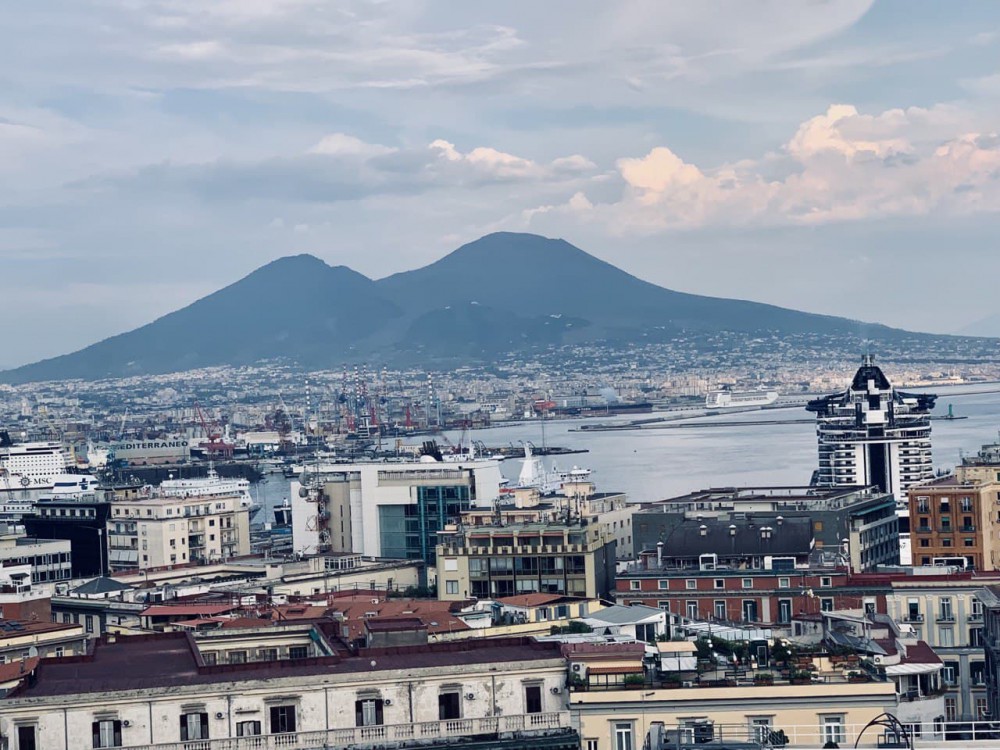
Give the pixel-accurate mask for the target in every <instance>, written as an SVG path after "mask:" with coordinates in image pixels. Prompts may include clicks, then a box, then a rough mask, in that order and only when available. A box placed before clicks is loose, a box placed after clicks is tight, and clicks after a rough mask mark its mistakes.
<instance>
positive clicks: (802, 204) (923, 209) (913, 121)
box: [522, 104, 1000, 235]
mask: <svg viewBox="0 0 1000 750" xmlns="http://www.w3.org/2000/svg"><path fill="white" fill-rule="evenodd" d="M966 119H967V118H965V117H963V116H962V113H961V112H960V111H959V110H957V109H955V108H953V107H936V108H928V109H924V108H919V107H911V108H909V109H906V110H903V109H892V110H886V111H884V112H881V113H878V114H875V115H869V114H861V113H859V111H858V110H857V108H855V107H854V106H851V105H846V104H835V105H831V106H830V107H829V108H828V109H827V110H826V111H825V112H824V113H822V114H820V115H816V116H814V117H811V118H809V119H808V120H806V121H805V122H803V123H802V124H801V125H800V126H799V127H798V128H797V129H796V131H795V133H794V134H793V135H792V137H791V138H790V139H789V140H788V141H787V142H786V143H785V144H784V146H783V147H782V148H781V149H780V150H778V151H775V152H772V153H768V154H765V155H762V156H760V157H757V158H754V159H747V160H742V161H737V162H733V163H728V164H723V165H721V166H717V167H714V168H703V167H699V166H697V165H695V164H691V163H688V162H686V161H685V160H684V159H682V158H681V157H680V156H678V155H677V154H676V153H674V152H673V151H672V150H671V149H670V148H668V147H666V146H657V147H654V148H652V149H651V150H650V151H649V152H648V153H646V154H645V155H644V156H640V157H626V158H621V159H619V160H618V161H617V163H616V167H617V169H618V172H619V174H620V176H621V178H622V180H623V182H624V187H623V191H622V193H621V194H620V195H619V196H618V197H617V198H614V199H611V200H608V201H604V202H597V201H591V200H590V199H589V198H588V197H587V194H586V191H584V192H576V193H574V194H573V196H572V198H570V199H569V200H567V201H566V203H565V204H562V205H551V204H549V205H543V206H541V207H539V208H536V209H530V210H528V211H527V212H525V213H523V214H522V216H524V217H526V218H527V220H528V221H529V222H530V221H531V220H534V219H536V218H538V217H543V216H544V217H547V218H550V217H552V216H554V215H560V214H561V215H563V216H566V217H572V218H574V219H576V220H580V221H587V222H591V223H600V224H603V225H604V226H605V227H607V228H608V230H609V231H610V232H612V233H613V234H616V235H623V234H624V235H627V234H647V233H656V232H660V231H667V230H671V229H694V228H699V227H712V226H740V225H750V226H755V225H756V226H761V225H763V226H767V225H778V226H780V225H815V224H822V223H830V222H852V221H860V220H865V219H881V218H886V217H896V216H927V215H931V214H939V215H942V216H962V215H967V214H970V213H980V212H997V211H1000V138H998V137H997V135H996V134H995V133H956V132H955V130H956V128H958V127H960V126H961V123H963V122H964V121H965V120H966Z"/></svg>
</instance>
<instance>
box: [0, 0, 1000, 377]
mask: <svg viewBox="0 0 1000 750" xmlns="http://www.w3.org/2000/svg"><path fill="white" fill-rule="evenodd" d="M998 130H1000V5H998V4H996V3H986V2H961V1H957V2H949V3H942V2H938V1H937V0H933V1H930V0H926V1H925V0H906V1H905V2H904V1H903V0H895V1H893V2H870V1H869V0H838V1H837V2H824V1H820V0H815V1H812V2H810V1H808V0H803V1H802V2H793V1H792V0H783V1H781V2H778V1H777V0H734V1H732V2H727V1H723V0H717V1H713V0H707V1H706V2H693V1H692V2H680V3H663V2H660V1H659V0H648V1H646V0H636V1H633V2H628V1H623V2H615V3H607V2H593V1H591V0H548V1H546V2H537V0H535V1H533V2H520V1H519V0H508V1H507V2H503V3H470V2H467V0H458V1H455V2H452V1H450V0H441V1H439V2H409V1H408V0H393V1H392V2H384V1H382V0H371V1H367V2H366V1H361V0H345V1H343V2H328V1H327V0H211V2H206V1H205V0H169V1H168V0H33V1H32V2H26V3H5V4H3V7H2V8H0V280H2V289H3V294H2V297H0V299H2V300H3V306H4V309H5V311H6V321H5V325H4V334H5V335H4V341H3V346H2V347H0V366H15V365H19V364H23V363H26V362H29V361H34V360H36V359H39V358H42V357H46V356H52V355H56V354H61V353H65V352H67V351H71V350H75V349H78V348H81V347H82V346H85V345H87V344H90V343H93V342H94V341H97V340H99V339H102V338H104V337H106V336H108V335H112V334H115V333H120V332H123V331H126V330H130V329H132V328H135V327H137V326H138V325H141V324H143V323H146V322H149V321H150V320H153V319H154V318H156V317H158V316H160V315H163V314H165V313H167V312H170V311H171V310H174V309H177V308H179V307H181V306H183V305H185V304H188V303H190V302H192V301H194V300H195V299H198V298H199V297H202V296H204V295H205V294H207V293H209V292H211V291H214V290H215V289H218V288H220V287H222V286H224V285H226V284H228V283H231V282H233V281H235V280H237V279H239V278H241V277H242V276H244V275H246V274H247V273H249V272H250V271H252V270H253V269H254V268H256V267H258V266H260V265H263V264H264V263H266V262H268V261H270V260H273V259H275V258H278V257H281V256H284V255H290V254H295V253H302V252H308V253H312V254H314V255H317V256H318V257H320V258H322V259H324V260H325V261H327V262H328V263H330V264H332V265H337V264H343V265H348V266H350V267H351V268H354V269H355V270H357V271H359V272H361V273H364V274H366V275H368V276H370V277H372V278H380V277H382V276H386V275H388V274H390V273H394V272H397V271H403V270H407V269H411V268H416V267H419V266H422V265H425V264H427V263H429V262H432V261H434V260H436V259H438V258H440V257H441V256H443V255H445V254H446V253H447V252H449V251H451V250H453V249H455V248H456V247H458V246H459V245H461V244H463V243H465V242H468V241H471V240H474V239H476V238H477V237H479V236H482V235H483V234H486V233H489V232H493V231H498V230H512V231H525V232H535V233H538V234H543V235H546V236H550V237H562V238H565V239H567V240H568V241H570V242H572V243H574V244H575V245H577V246H579V247H581V248H582V249H584V250H586V251H587V252H590V253H591V254H593V255H596V256H598V257H600V258H603V259H604V260H607V261H609V262H611V263H614V264H615V265H617V266H619V267H621V268H623V269H625V270H626V271H629V272H630V273H633V274H635V275H637V276H640V277H642V278H645V279H647V280H649V281H652V282H654V283H657V284H661V285H663V286H667V287H669V288H672V289H678V290H682V291H687V292H696V293H701V294H710V295H717V296H725V297H738V298H743V299H753V300H758V301H763V302H769V303H773V304H778V305H783V306H787V307H793V308H797V309H802V310H808V311H811V312H821V313H829V314H835V315H844V316H847V317H851V318H858V319H863V320H868V321H877V322H882V323H886V324H889V325H894V326H899V327H903V328H908V329H911V330H924V331H933V332H941V333H950V332H956V331H962V330H982V326H981V327H980V328H979V329H976V328H973V329H968V328H967V327H968V326H970V325H972V324H974V323H976V321H980V320H983V319H988V318H990V317H991V316H998V317H997V318H996V320H994V321H992V325H993V326H994V328H995V331H996V333H997V334H1000V302H998V301H997V295H996V291H995V290H996V288H997V279H998V278H1000V252H998V247H997V244H998V238H1000V233H998V231H997V229H998V225H1000V224H998V211H1000V135H998ZM281 303H282V301H281V300H280V299H275V300H261V301H260V304H263V305H280V304H281ZM983 325H984V326H987V327H988V326H989V325H990V324H989V323H987V324H983Z"/></svg>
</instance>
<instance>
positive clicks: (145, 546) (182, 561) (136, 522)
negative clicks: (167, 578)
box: [107, 495, 250, 572]
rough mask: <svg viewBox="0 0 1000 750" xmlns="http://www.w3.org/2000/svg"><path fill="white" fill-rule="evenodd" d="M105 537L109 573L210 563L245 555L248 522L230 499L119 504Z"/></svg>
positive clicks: (235, 499) (159, 499)
mask: <svg viewBox="0 0 1000 750" xmlns="http://www.w3.org/2000/svg"><path fill="white" fill-rule="evenodd" d="M107 537H108V561H109V563H110V567H111V569H112V571H114V572H122V571H128V570H136V569H138V570H145V569H149V568H160V567H165V566H170V565H186V564H188V563H192V562H214V561H219V560H225V559H226V558H230V557H238V556H240V555H247V554H249V553H250V518H249V512H248V511H247V509H246V508H244V507H242V505H241V504H240V498H239V497H238V496H236V495H232V496H225V495H217V496H211V497H207V496H206V497H152V498H146V499H142V500H127V501H119V502H116V503H114V504H113V507H112V509H111V517H110V518H109V519H108V522H107Z"/></svg>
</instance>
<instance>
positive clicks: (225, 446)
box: [194, 399, 236, 458]
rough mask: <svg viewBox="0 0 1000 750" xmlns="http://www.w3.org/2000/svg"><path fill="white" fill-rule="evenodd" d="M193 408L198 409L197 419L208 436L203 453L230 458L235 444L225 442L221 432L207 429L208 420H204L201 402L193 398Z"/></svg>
mask: <svg viewBox="0 0 1000 750" xmlns="http://www.w3.org/2000/svg"><path fill="white" fill-rule="evenodd" d="M194 408H195V409H196V410H197V411H198V419H199V420H200V421H201V429H202V430H204V432H205V436H206V437H207V438H208V442H207V443H204V444H203V445H204V448H205V453H206V454H208V457H209V458H232V457H233V450H234V449H235V447H236V446H234V445H233V444H232V443H227V442H225V441H224V440H223V439H222V433H221V432H212V431H211V430H209V429H208V422H206V421H205V415H204V413H203V412H202V410H201V404H199V403H198V400H197V399H195V402H194Z"/></svg>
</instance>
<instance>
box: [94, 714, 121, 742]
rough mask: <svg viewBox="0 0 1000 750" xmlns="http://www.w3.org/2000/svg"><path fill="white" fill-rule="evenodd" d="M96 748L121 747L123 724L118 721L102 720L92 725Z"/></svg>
mask: <svg viewBox="0 0 1000 750" xmlns="http://www.w3.org/2000/svg"><path fill="white" fill-rule="evenodd" d="M90 728H91V733H92V734H93V740H94V747H121V746H122V723H121V722H120V721H118V719H102V720H101V721H95V722H94V723H93V724H91V725H90Z"/></svg>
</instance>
